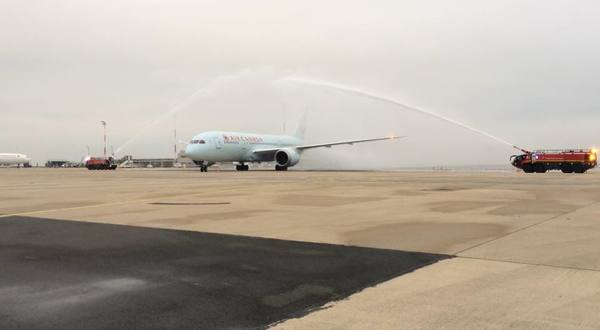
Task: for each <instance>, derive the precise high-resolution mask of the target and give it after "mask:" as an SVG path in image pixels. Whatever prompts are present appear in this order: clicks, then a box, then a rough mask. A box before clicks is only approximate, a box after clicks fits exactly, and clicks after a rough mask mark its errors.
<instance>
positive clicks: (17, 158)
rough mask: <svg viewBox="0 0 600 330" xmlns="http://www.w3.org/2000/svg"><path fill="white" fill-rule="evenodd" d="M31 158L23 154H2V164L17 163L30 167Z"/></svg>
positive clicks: (19, 165) (0, 157)
mask: <svg viewBox="0 0 600 330" xmlns="http://www.w3.org/2000/svg"><path fill="white" fill-rule="evenodd" d="M30 162H31V159H30V158H28V157H27V155H23V154H0V165H9V166H10V165H17V166H18V167H21V166H23V167H30V166H31V165H30Z"/></svg>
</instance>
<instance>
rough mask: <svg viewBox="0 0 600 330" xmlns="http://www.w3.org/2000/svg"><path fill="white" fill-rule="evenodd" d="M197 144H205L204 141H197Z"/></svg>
mask: <svg viewBox="0 0 600 330" xmlns="http://www.w3.org/2000/svg"><path fill="white" fill-rule="evenodd" d="M198 143H199V144H206V141H204V140H199V141H198Z"/></svg>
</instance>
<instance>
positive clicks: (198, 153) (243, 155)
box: [185, 125, 402, 172]
mask: <svg viewBox="0 0 600 330" xmlns="http://www.w3.org/2000/svg"><path fill="white" fill-rule="evenodd" d="M302 126H303V125H301V127H300V128H299V129H298V132H296V134H294V135H293V136H289V135H265V134H253V133H239V132H223V131H210V132H204V133H200V134H198V135H196V136H194V138H193V139H192V140H191V141H190V142H189V143H188V144H187V147H186V149H185V156H186V157H188V158H190V159H191V160H192V161H193V162H194V163H195V164H196V165H198V166H200V171H201V172H208V167H209V166H211V165H213V164H215V163H221V162H236V163H238V165H237V166H236V170H238V171H247V170H248V169H249V167H248V165H247V164H246V163H254V162H259V163H260V162H273V161H274V162H275V164H276V165H275V170H276V171H287V169H288V167H292V166H295V165H296V164H298V162H300V158H301V156H302V152H304V151H305V150H308V149H314V148H331V147H332V146H337V145H344V144H348V145H353V144H355V143H364V142H374V141H383V140H394V139H399V138H402V136H389V137H380V138H371V139H361V140H348V141H337V142H330V143H319V144H305V143H304V139H303V137H304V131H305V129H304V128H302Z"/></svg>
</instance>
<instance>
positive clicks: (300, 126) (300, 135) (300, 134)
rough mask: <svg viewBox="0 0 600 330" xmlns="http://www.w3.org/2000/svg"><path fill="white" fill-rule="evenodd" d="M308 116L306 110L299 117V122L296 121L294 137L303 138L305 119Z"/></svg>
mask: <svg viewBox="0 0 600 330" xmlns="http://www.w3.org/2000/svg"><path fill="white" fill-rule="evenodd" d="M307 117H308V112H304V114H303V115H302V117H301V118H300V122H299V123H298V128H297V129H296V133H295V134H294V137H296V138H298V139H300V140H304V136H305V135H306V119H307Z"/></svg>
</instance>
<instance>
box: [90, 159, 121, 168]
mask: <svg viewBox="0 0 600 330" xmlns="http://www.w3.org/2000/svg"><path fill="white" fill-rule="evenodd" d="M85 167H87V169H88V170H116V169H117V163H116V162H115V159H114V158H112V157H90V158H89V159H88V160H86V161H85Z"/></svg>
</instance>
